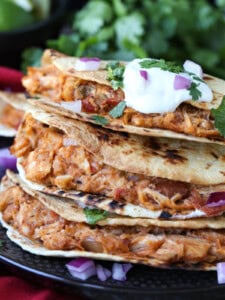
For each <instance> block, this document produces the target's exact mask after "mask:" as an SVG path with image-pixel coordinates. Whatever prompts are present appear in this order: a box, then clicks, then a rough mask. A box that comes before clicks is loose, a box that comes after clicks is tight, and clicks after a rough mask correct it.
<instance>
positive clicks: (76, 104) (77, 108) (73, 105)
mask: <svg viewBox="0 0 225 300" xmlns="http://www.w3.org/2000/svg"><path fill="white" fill-rule="evenodd" d="M61 106H62V107H64V108H65V109H68V110H70V111H72V112H75V113H80V112H81V108H82V102H81V100H76V101H70V102H66V101H64V102H61Z"/></svg>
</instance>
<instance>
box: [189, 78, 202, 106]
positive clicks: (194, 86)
mask: <svg viewBox="0 0 225 300" xmlns="http://www.w3.org/2000/svg"><path fill="white" fill-rule="evenodd" d="M199 85H200V83H195V82H192V83H191V85H190V87H189V88H188V90H189V92H190V95H191V97H192V99H193V100H194V101H197V100H198V99H199V98H200V97H201V95H202V92H201V91H200V90H199V89H198V86H199Z"/></svg>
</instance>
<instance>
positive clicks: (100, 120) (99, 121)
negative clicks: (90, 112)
mask: <svg viewBox="0 0 225 300" xmlns="http://www.w3.org/2000/svg"><path fill="white" fill-rule="evenodd" d="M91 118H92V120H93V121H95V123H97V124H99V125H103V126H104V125H107V124H108V120H107V119H106V118H105V117H102V116H99V115H95V116H92V117H91Z"/></svg>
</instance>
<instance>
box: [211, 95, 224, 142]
mask: <svg viewBox="0 0 225 300" xmlns="http://www.w3.org/2000/svg"><path fill="white" fill-rule="evenodd" d="M211 113H212V115H213V117H214V120H215V127H216V128H217V129H218V131H219V132H220V133H221V134H222V136H224V137H225V95H224V96H223V100H222V102H221V104H220V106H219V107H218V108H212V109H211Z"/></svg>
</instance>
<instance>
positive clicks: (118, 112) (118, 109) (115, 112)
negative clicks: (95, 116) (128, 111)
mask: <svg viewBox="0 0 225 300" xmlns="http://www.w3.org/2000/svg"><path fill="white" fill-rule="evenodd" d="M125 108H126V102H125V101H121V102H120V103H119V104H117V106H115V107H114V108H113V109H112V110H110V112H109V114H110V116H111V117H113V118H119V117H121V116H122V114H123V112H124V109H125Z"/></svg>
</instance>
